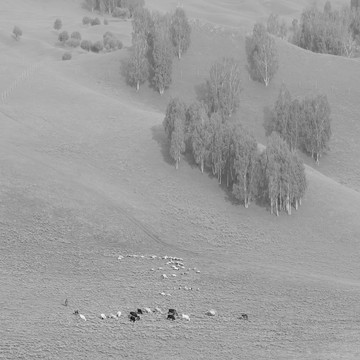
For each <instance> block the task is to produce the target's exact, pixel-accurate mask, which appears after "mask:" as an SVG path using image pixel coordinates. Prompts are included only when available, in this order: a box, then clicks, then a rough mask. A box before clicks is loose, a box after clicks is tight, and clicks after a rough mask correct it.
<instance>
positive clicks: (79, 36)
mask: <svg viewBox="0 0 360 360" xmlns="http://www.w3.org/2000/svg"><path fill="white" fill-rule="evenodd" d="M70 38H71V39H77V40H79V41H81V34H80V33H79V32H78V31H74V32H72V33H71V35H70Z"/></svg>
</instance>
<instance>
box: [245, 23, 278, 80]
mask: <svg viewBox="0 0 360 360" xmlns="http://www.w3.org/2000/svg"><path fill="white" fill-rule="evenodd" d="M245 49H246V55H247V60H248V68H249V73H250V75H251V77H252V78H253V79H254V80H256V81H260V82H262V83H264V84H265V86H268V85H269V83H270V81H271V80H272V78H273V77H274V75H275V73H276V72H277V70H278V67H279V61H278V51H277V48H276V45H275V40H274V39H273V38H272V37H271V36H270V35H269V33H268V32H267V31H266V28H265V26H264V25H263V24H260V23H258V24H255V26H254V29H253V32H252V35H250V36H247V38H246V44H245Z"/></svg>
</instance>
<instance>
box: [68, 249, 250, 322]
mask: <svg viewBox="0 0 360 360" xmlns="http://www.w3.org/2000/svg"><path fill="white" fill-rule="evenodd" d="M126 257H128V258H141V259H145V258H147V259H152V260H154V259H159V260H167V262H166V265H168V266H169V267H170V268H171V270H172V271H174V270H175V271H181V270H183V271H182V272H181V273H180V274H181V275H186V274H188V273H189V271H190V270H194V271H195V272H196V273H197V274H198V273H200V270H198V269H197V268H193V269H190V268H188V269H185V266H184V262H183V259H182V258H179V257H174V256H167V255H165V256H156V255H126ZM124 258H125V256H123V255H120V256H119V257H118V260H122V259H124ZM158 270H163V267H159V268H158ZM151 271H155V269H154V268H151ZM176 276H177V275H176V274H175V273H174V274H171V277H176ZM161 278H162V279H168V278H169V276H168V275H166V274H162V275H161ZM180 289H183V290H193V288H192V287H189V286H179V290H180ZM196 290H198V291H199V290H200V289H199V288H197V289H196ZM160 294H161V295H169V296H170V294H166V293H164V292H161V293H160ZM64 305H65V306H68V300H67V299H66V300H65V303H64ZM152 313H154V314H161V315H163V314H164V311H163V310H161V309H160V308H159V307H156V308H154V309H150V308H147V307H146V308H144V309H140V308H138V309H137V310H136V311H130V312H129V314H128V315H127V317H128V319H129V320H130V321H131V322H133V323H135V322H136V321H139V320H140V319H141V318H140V315H141V316H142V315H144V314H152ZM205 314H206V315H207V316H215V315H216V311H215V310H213V309H211V310H208V311H206V312H205ZM74 315H77V316H79V318H81V319H82V320H84V321H86V317H85V316H84V315H83V314H80V313H79V311H78V310H75V311H74ZM121 316H122V312H121V311H118V312H117V313H116V315H115V314H113V313H111V314H109V315H105V314H100V315H99V317H100V319H102V320H106V319H119V318H120V317H121ZM166 319H167V320H172V321H175V320H176V319H182V320H186V321H190V316H189V315H187V314H183V313H181V315H179V313H178V311H177V310H176V309H174V308H170V309H168V312H167V314H166ZM239 319H242V320H248V315H247V314H241V316H240V317H239Z"/></svg>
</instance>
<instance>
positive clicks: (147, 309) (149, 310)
mask: <svg viewBox="0 0 360 360" xmlns="http://www.w3.org/2000/svg"><path fill="white" fill-rule="evenodd" d="M144 310H145V311H146V312H147V313H148V314H151V313H152V311H151V309H150V308H145V309H144Z"/></svg>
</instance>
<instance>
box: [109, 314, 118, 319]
mask: <svg viewBox="0 0 360 360" xmlns="http://www.w3.org/2000/svg"><path fill="white" fill-rule="evenodd" d="M109 317H110V318H111V319H117V317H116V315H114V314H110V315H109Z"/></svg>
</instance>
